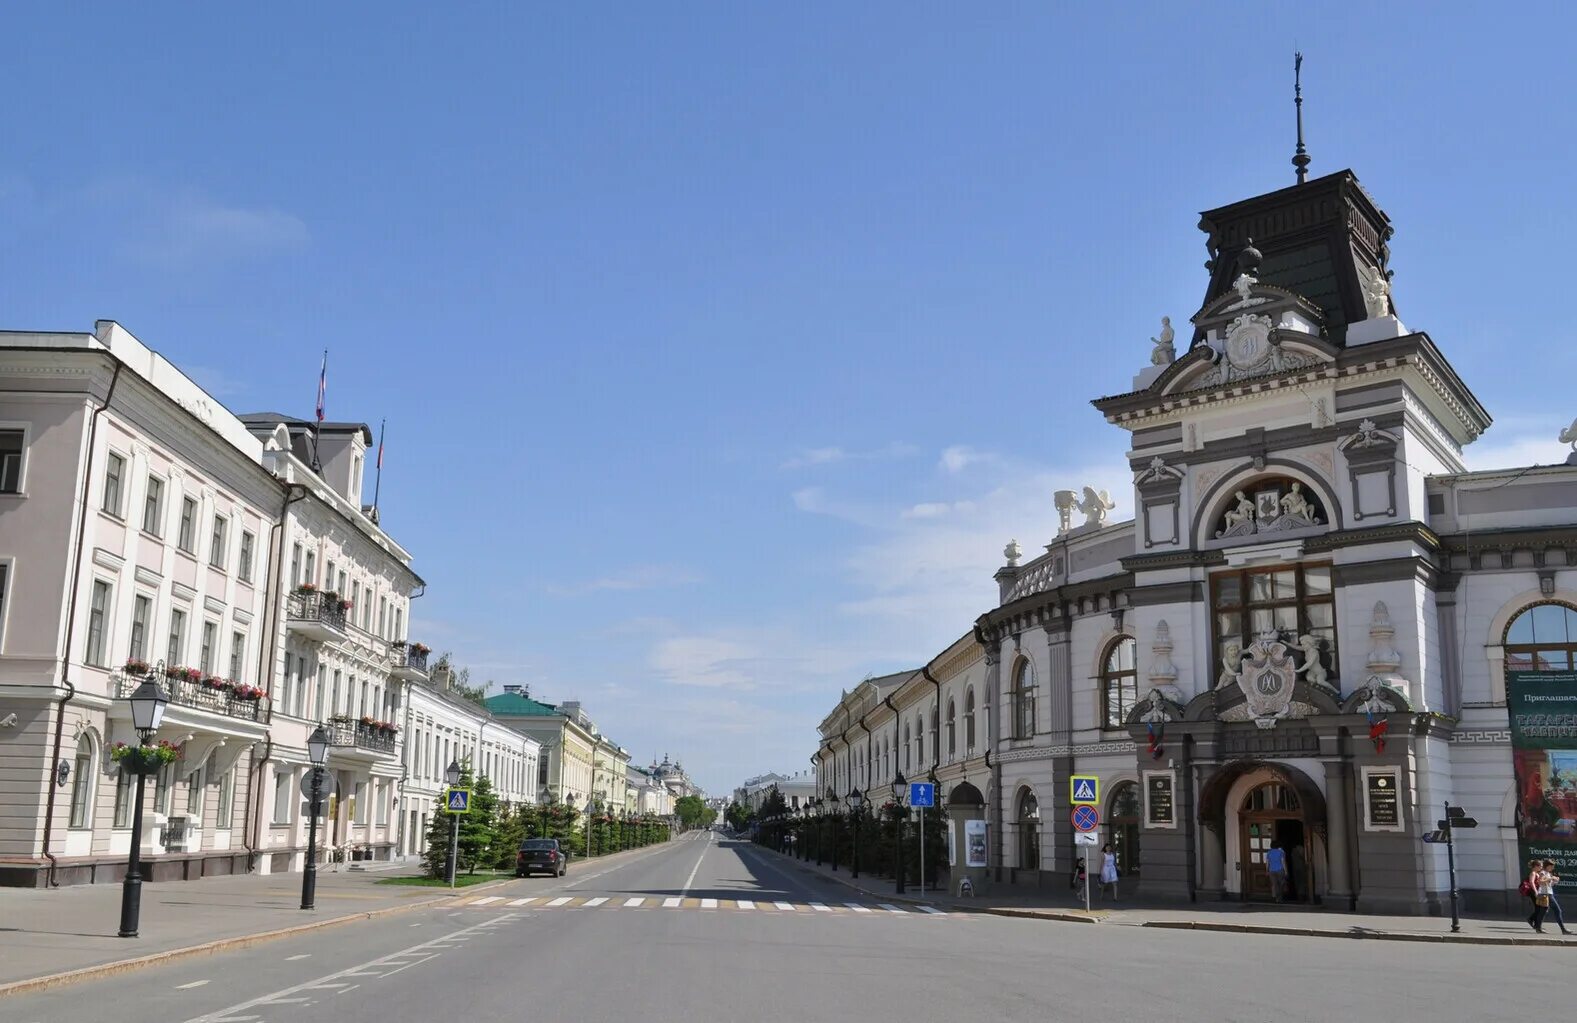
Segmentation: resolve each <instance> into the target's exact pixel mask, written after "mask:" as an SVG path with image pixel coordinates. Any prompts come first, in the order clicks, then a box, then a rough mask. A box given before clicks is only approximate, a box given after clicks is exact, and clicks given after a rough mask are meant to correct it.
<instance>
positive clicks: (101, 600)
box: [82, 579, 110, 668]
mask: <svg viewBox="0 0 1577 1023" xmlns="http://www.w3.org/2000/svg"><path fill="white" fill-rule="evenodd" d="M109 613H110V584H109V583H107V582H105V581H104V580H103V579H95V580H93V596H92V597H91V598H90V599H89V601H88V636H87V645H86V647H85V648H84V649H83V651H82V660H83V661H84V662H85V663H87V664H92V665H94V666H96V667H100V668H102V667H104V664H105V661H104V649H105V644H106V640H107V636H106V633H107V632H108V630H109Z"/></svg>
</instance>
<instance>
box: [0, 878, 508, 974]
mask: <svg viewBox="0 0 1577 1023" xmlns="http://www.w3.org/2000/svg"><path fill="white" fill-rule="evenodd" d="M503 883H504V882H503V881H490V882H488V883H487V884H479V885H472V886H471V887H469V888H457V889H456V890H455V892H454V894H453V895H451V894H450V893H448V892H445V893H444V894H442V895H440V896H437V897H435V898H431V899H423V900H421V901H420V902H408V903H405V904H404V905H400V906H387V907H385V908H383V909H369V910H366V911H364V912H361V913H349V914H347V915H345V916H337V917H333V918H332V919H329V920H314V921H313V922H312V923H309V924H297V925H295V926H294V927H281V928H279V929H277V930H272V931H261V932H259V933H257V934H238V935H235V936H234V937H230V938H218V939H216V940H214V941H205V942H203V943H202V944H200V945H187V946H185V947H184V948H170V949H165V950H164V951H163V952H154V953H153V954H151V955H145V956H137V957H135V958H133V959H118V960H116V961H114V962H110V963H99V964H97V965H96V966H84V967H81V968H80V969H75V970H67V971H65V972H64V973H51V974H46V975H45V976H42V977H28V978H27V979H25V980H13V981H10V982H8V983H4V984H0V998H4V997H6V996H7V995H19V994H26V993H29V992H33V991H46V990H49V989H50V988H56V987H64V986H65V985H67V984H75V983H78V982H79V981H84V980H97V979H98V978H100V977H109V976H114V975H115V974H118V973H128V972H130V971H132V970H139V969H142V968H143V967H145V966H162V965H164V964H165V963H169V962H173V961H175V960H177V959H186V958H189V957H195V956H200V955H213V954H214V953H216V952H228V951H230V950H232V949H237V948H246V947H247V946H249V945H260V944H262V943H264V942H267V941H274V940H276V939H278V938H288V937H291V936H293V935H297V934H305V933H307V932H309V931H318V930H322V929H324V928H326V927H337V926H339V925H340V924H348V923H355V922H357V921H358V920H374V919H377V918H378V917H384V916H392V915H394V914H395V913H404V912H407V911H409V910H412V909H421V908H422V907H423V906H434V905H437V904H438V903H441V902H445V901H448V900H449V899H451V898H458V897H459V896H460V895H461V894H462V893H463V894H466V895H469V894H471V893H473V892H477V891H484V890H486V889H488V888H494V887H497V886H498V885H501V884H503Z"/></svg>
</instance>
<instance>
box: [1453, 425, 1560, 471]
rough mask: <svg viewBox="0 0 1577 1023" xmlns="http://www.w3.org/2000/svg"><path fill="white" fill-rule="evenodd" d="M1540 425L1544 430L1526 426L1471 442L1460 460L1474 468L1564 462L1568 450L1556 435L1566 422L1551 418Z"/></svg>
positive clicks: (1557, 463) (1520, 466)
mask: <svg viewBox="0 0 1577 1023" xmlns="http://www.w3.org/2000/svg"><path fill="white" fill-rule="evenodd" d="M1540 425H1542V426H1543V427H1544V429H1543V430H1541V431H1539V432H1534V429H1532V428H1527V432H1518V433H1513V434H1510V435H1508V436H1503V437H1493V439H1491V438H1485V439H1483V440H1479V441H1475V442H1474V443H1472V444H1469V445H1468V446H1467V447H1466V448H1464V449H1463V451H1462V460H1463V461H1464V462H1465V463H1467V467H1468V468H1469V469H1472V470H1474V471H1479V470H1484V469H1520V468H1522V467H1523V466H1528V465H1564V464H1565V463H1566V456H1567V455H1569V454H1571V453H1572V449H1571V446H1570V445H1568V444H1562V443H1561V442H1560V441H1559V440H1558V439H1557V438H1558V437H1559V435H1560V433H1561V431H1562V430H1564V429H1565V428H1566V426H1567V424H1566V423H1563V422H1557V420H1556V417H1551V418H1550V419H1549V421H1548V423H1541V424H1540Z"/></svg>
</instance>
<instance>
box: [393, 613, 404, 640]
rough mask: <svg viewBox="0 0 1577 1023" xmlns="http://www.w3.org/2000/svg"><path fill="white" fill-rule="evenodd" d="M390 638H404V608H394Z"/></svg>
mask: <svg viewBox="0 0 1577 1023" xmlns="http://www.w3.org/2000/svg"><path fill="white" fill-rule="evenodd" d="M391 638H393V639H404V638H405V609H404V608H402V607H397V608H395V609H394V635H393V636H392V637H391Z"/></svg>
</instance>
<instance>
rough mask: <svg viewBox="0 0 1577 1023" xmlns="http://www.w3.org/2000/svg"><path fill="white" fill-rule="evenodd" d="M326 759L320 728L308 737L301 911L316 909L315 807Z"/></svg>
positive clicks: (324, 734)
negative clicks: (308, 783) (309, 785)
mask: <svg viewBox="0 0 1577 1023" xmlns="http://www.w3.org/2000/svg"><path fill="white" fill-rule="evenodd" d="M328 758H329V735H328V733H327V732H325V731H324V730H323V726H322V725H319V726H318V727H317V728H316V729H314V730H313V732H312V734H311V735H310V736H308V737H307V759H309V760H311V761H312V795H311V798H310V799H309V800H308V801H307V802H308V804H309V807H308V810H307V865H306V866H305V867H303V868H302V869H301V908H302V909H315V908H316V907H317V898H318V807H319V805H320V803H321V801H322V799H323V764H324V763H325V762H326V761H327V760H328Z"/></svg>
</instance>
